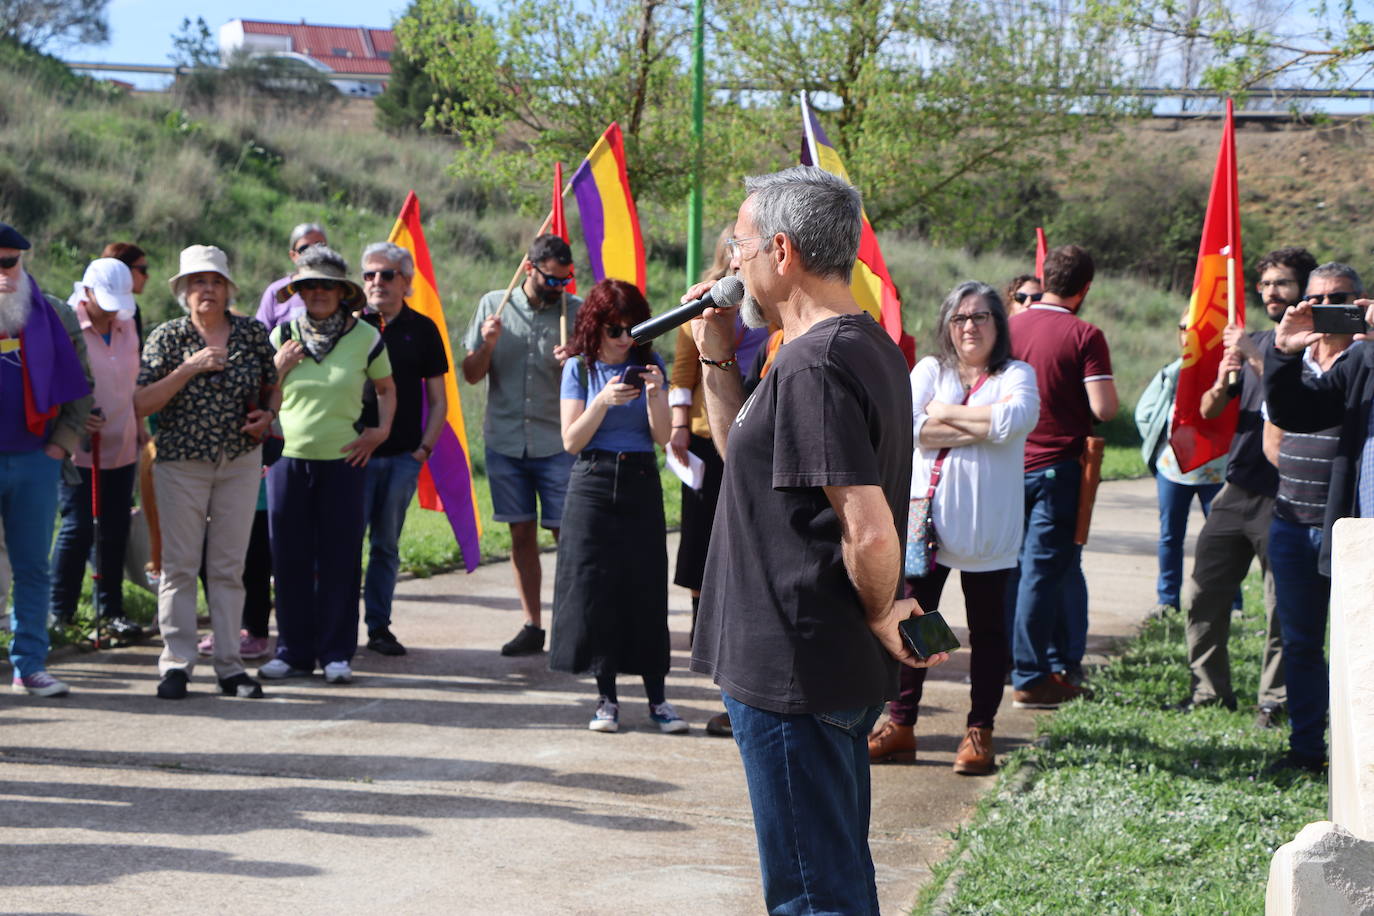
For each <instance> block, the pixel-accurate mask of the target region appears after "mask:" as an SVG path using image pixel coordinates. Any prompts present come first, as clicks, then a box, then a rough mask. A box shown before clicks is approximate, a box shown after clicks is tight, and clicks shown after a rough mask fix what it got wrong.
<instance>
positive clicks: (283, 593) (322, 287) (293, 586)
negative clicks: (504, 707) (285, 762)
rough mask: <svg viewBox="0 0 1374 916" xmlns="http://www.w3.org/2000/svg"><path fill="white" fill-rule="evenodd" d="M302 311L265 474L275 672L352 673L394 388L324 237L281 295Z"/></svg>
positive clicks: (376, 340)
mask: <svg viewBox="0 0 1374 916" xmlns="http://www.w3.org/2000/svg"><path fill="white" fill-rule="evenodd" d="M294 295H299V296H300V297H301V299H302V300H303V301H304V302H305V311H304V312H303V313H301V315H300V316H298V317H296V318H294V319H292V320H291V321H288V322H286V323H285V324H281V325H278V326H277V328H276V329H275V330H273V331H272V335H271V340H272V345H273V346H274V347H276V348H277V357H276V363H277V371H278V372H279V373H280V374H281V380H282V381H281V388H282V409H281V426H282V436H283V437H284V439H285V441H286V445H285V447H284V448H283V450H282V457H281V459H280V460H278V461H277V462H276V463H275V464H273V465H272V467H271V469H270V470H269V471H268V473H267V525H268V530H269V532H270V535H271V537H270V540H271V542H272V569H273V571H274V572H275V574H276V582H277V654H276V658H274V659H272V660H271V661H269V662H268V663H267V664H265V665H263V666H262V668H260V669H259V674H261V675H262V676H263V677H265V678H286V677H304V676H307V675H309V674H311V673H313V672H314V670H315V666H316V665H317V664H318V665H319V666H320V667H322V668H323V669H324V679H325V681H326V682H328V683H331V684H342V683H347V682H348V681H350V680H352V679H353V669H352V667H351V666H350V662H351V661H352V660H353V653H354V652H355V651H356V650H357V648H358V592H359V588H360V583H361V579H362V546H363V529H364V525H365V521H364V517H363V485H364V481H365V479H366V478H365V475H364V472H363V467H364V466H365V465H366V464H367V460H368V458H370V457H371V456H372V452H373V450H374V449H376V448H377V446H379V445H381V444H382V443H383V442H385V441H386V438H387V436H388V435H389V434H390V432H391V419H392V417H393V416H394V415H395V413H396V386H395V385H394V384H393V382H392V379H391V361H390V359H389V358H388V357H387V353H386V347H385V346H384V345H383V344H382V337H381V334H379V333H378V332H377V329H376V328H374V327H372V325H370V324H368V323H367V322H365V321H359V320H358V319H357V318H355V317H354V316H353V315H352V314H351V309H352V307H353V306H361V305H362V303H363V291H362V288H361V287H360V286H358V284H356V283H354V282H353V281H352V280H350V279H348V265H347V264H346V263H345V262H344V259H343V257H342V256H341V255H340V254H339V253H338V252H336V251H334V250H333V249H331V248H326V247H324V246H323V245H317V246H315V247H313V248H310V249H307V250H306V251H305V252H304V253H302V254H301V256H300V258H299V259H297V261H296V271H295V273H294V274H292V275H291V282H290V283H288V284H286V285H285V286H284V287H282V288H281V289H280V290H278V291H277V296H278V298H279V299H281V300H282V301H285V300H286V299H289V298H290V297H291V296H294ZM369 380H371V382H372V384H373V388H374V389H375V390H376V392H377V408H378V409H377V414H378V425H377V426H375V427H368V428H363V426H362V421H361V415H362V409H363V386H364V384H365V383H366V382H367V381H369Z"/></svg>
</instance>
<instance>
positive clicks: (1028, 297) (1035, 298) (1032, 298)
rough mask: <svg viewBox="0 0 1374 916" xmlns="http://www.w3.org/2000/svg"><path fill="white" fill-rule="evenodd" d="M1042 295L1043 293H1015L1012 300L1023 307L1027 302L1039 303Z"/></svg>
mask: <svg viewBox="0 0 1374 916" xmlns="http://www.w3.org/2000/svg"><path fill="white" fill-rule="evenodd" d="M1044 295H1045V294H1044V293H1015V294H1013V295H1012V298H1013V299H1015V300H1016V301H1017V303H1018V304H1019V305H1025V304H1026V302H1028V301H1029V302H1039V301H1040V299H1041V297H1043V296H1044Z"/></svg>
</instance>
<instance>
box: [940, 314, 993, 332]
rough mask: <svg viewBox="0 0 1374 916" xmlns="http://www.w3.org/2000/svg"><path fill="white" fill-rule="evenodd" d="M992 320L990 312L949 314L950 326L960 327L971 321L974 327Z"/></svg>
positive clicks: (979, 326)
mask: <svg viewBox="0 0 1374 916" xmlns="http://www.w3.org/2000/svg"><path fill="white" fill-rule="evenodd" d="M991 320H992V312H973V313H972V314H969V315H951V316H949V323H950V326H951V327H956V328H960V327H963V326H964V325H965V324H967V323H968V322H970V321H971V322H973V326H974V327H978V328H981V327H982V326H983V325H985V324H987V323H988V322H989V321H991Z"/></svg>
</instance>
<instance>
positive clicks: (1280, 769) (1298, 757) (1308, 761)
mask: <svg viewBox="0 0 1374 916" xmlns="http://www.w3.org/2000/svg"><path fill="white" fill-rule="evenodd" d="M1291 770H1301V771H1302V772H1304V773H1312V774H1315V775H1322V774H1324V773H1325V772H1326V758H1325V757H1309V756H1308V755H1307V754H1298V753H1295V752H1293V751H1289V752H1288V753H1286V754H1284V755H1283V756H1282V757H1280V758H1279V759H1278V760H1275V761H1274V762H1273V763H1271V764H1269V766H1267V767H1265V768H1264V774H1265V775H1266V776H1280V775H1283V774H1285V773H1287V772H1289V771H1291Z"/></svg>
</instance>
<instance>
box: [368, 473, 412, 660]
mask: <svg viewBox="0 0 1374 916" xmlns="http://www.w3.org/2000/svg"><path fill="white" fill-rule="evenodd" d="M364 470H365V471H366V474H367V476H366V478H365V482H364V484H363V518H365V519H366V520H367V524H368V536H367V541H368V552H367V577H366V578H365V579H364V580H363V608H364V613H363V620H364V621H365V622H366V623H367V632H368V633H369V634H371V633H374V632H376V631H377V630H381V629H385V628H387V627H389V626H391V598H392V596H393V595H394V594H395V593H396V574H397V573H398V572H400V569H401V551H400V547H399V546H398V545H399V543H400V540H401V526H402V525H404V524H405V521H406V510H407V509H409V508H410V500H411V498H412V497H414V496H415V485H416V483H417V482H418V481H419V479H420V462H418V461H416V460H415V459H414V458H413V457H411V456H410V455H409V454H403V455H388V456H386V457H385V458H378V457H376V456H374V457H373V458H372V460H370V461H368V463H367V467H366V468H365V469H364Z"/></svg>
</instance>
